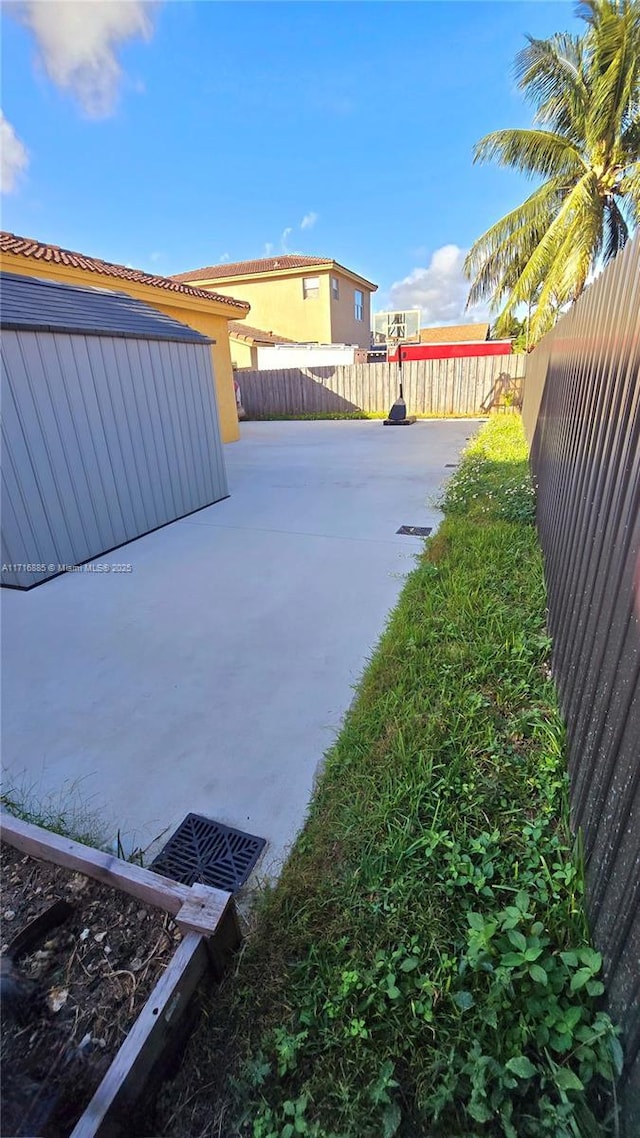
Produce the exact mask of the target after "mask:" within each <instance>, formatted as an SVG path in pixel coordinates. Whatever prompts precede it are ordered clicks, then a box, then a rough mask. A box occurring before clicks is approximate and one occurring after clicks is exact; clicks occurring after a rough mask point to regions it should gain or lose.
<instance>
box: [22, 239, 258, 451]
mask: <svg viewBox="0 0 640 1138" xmlns="http://www.w3.org/2000/svg"><path fill="white" fill-rule="evenodd" d="M0 265H1V266H2V268H3V269H4V270H5V271H6V272H11V273H19V274H22V275H23V276H31V277H40V278H41V279H43V280H57V281H62V282H63V283H66V284H73V285H84V286H87V285H93V286H94V287H97V288H104V289H109V290H116V291H117V292H120V293H122V292H124V293H127V294H128V295H129V296H132V297H135V298H136V299H137V300H142V301H144V302H145V303H146V304H148V305H150V306H151V307H152V308H156V309H157V310H158V311H159V312H162V313H164V314H165V316H170V317H171V318H172V319H173V320H179V321H180V322H181V323H183V324H188V325H189V326H190V327H191V328H195V329H196V330H197V331H198V332H201V333H203V335H205V336H206V337H207V338H208V339H209V340H211V341H212V345H211V353H212V356H213V370H214V375H215V384H216V398H217V403H218V412H219V416H220V429H221V434H222V439H223V441H224V442H233V441H235V440H236V439H237V438H239V434H240V432H239V429H238V415H237V411H236V397H235V391H234V383H233V368H232V366H231V350H230V344H229V323H230V322H233V321H236V320H243V319H244V317H246V316H247V315H248V313H249V304H248V302H247V301H246V300H243V299H237V298H236V297H234V295H233V292H232V290H228V291H227V290H225V292H224V293H222V292H218V291H217V290H215V289H210V288H206V289H205V288H201V287H199V286H197V285H189V284H187V283H185V282H183V281H179V280H176V279H174V278H173V277H160V276H156V275H155V274H153V273H145V272H143V271H142V270H141V269H133V268H130V267H129V266H128V265H118V264H115V263H114V262H111V261H103V260H102V259H101V258H99V257H91V256H88V255H87V254H84V253H75V252H73V251H72V250H70V249H61V248H60V247H59V246H58V245H50V244H46V243H44V242H42V241H37V240H34V239H32V238H29V237H19V236H17V235H16V234H15V233H6V232H0Z"/></svg>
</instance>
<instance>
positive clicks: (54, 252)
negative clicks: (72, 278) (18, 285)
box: [0, 231, 250, 311]
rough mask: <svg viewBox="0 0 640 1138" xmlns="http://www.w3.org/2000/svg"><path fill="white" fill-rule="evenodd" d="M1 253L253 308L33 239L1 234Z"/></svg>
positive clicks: (0, 232) (150, 274) (240, 302)
mask: <svg viewBox="0 0 640 1138" xmlns="http://www.w3.org/2000/svg"><path fill="white" fill-rule="evenodd" d="M0 253H16V254H18V255H19V256H21V257H30V258H33V260H34V261H43V262H48V263H50V264H56V265H68V266H69V268H73V269H85V270H87V272H90V273H102V274H103V275H104V276H107V277H115V278H116V280H121V281H122V280H124V281H135V282H136V283H138V284H146V285H152V286H153V287H154V288H162V289H165V290H166V291H167V292H179V293H183V294H185V295H186V296H197V297H200V298H201V299H202V300H215V301H216V302H217V303H218V304H228V305H231V306H233V307H235V308H246V309H247V311H248V310H249V308H250V305H249V304H248V303H247V302H246V301H244V300H234V299H233V297H231V296H221V295H220V293H216V292H211V291H210V290H208V289H204V288H192V287H191V286H190V285H185V284H182V283H181V282H180V281H179V280H177V279H176V278H174V277H158V276H155V274H153V273H145V272H143V271H142V270H141V269H130V268H128V267H127V266H126V265H116V264H114V263H113V262H111V261H102V260H101V259H100V258H99V257H87V256H85V254H84V253H74V252H72V251H71V250H70V249H61V248H60V247H59V246H58V245H46V244H44V243H43V242H42V241H35V240H33V239H32V238H30V237H18V236H17V235H16V234H15V233H6V232H4V231H0ZM7 267H9V266H7Z"/></svg>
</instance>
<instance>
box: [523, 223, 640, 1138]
mask: <svg viewBox="0 0 640 1138" xmlns="http://www.w3.org/2000/svg"><path fill="white" fill-rule="evenodd" d="M639 372H640V239H639V238H637V239H636V240H635V242H634V243H632V244H631V245H629V246H628V247H627V248H626V249H625V251H624V252H623V253H621V254H620V255H619V256H618V257H617V258H616V260H615V261H614V262H613V264H611V265H610V266H609V267H608V268H607V269H606V271H605V272H604V273H603V274H602V275H601V276H600V277H599V278H598V279H597V280H596V281H595V283H594V284H592V285H591V287H590V288H589V289H588V290H587V292H586V293H585V294H584V295H583V296H582V297H581V299H580V300H579V301H578V302H577V303H576V304H575V305H574V306H573V308H572V309H571V311H570V312H569V313H568V314H567V315H566V316H564V317H563V318H562V319H561V320H560V321H559V322H558V324H557V325H556V327H555V328H554V329H553V331H552V332H550V333H549V335H548V336H546V337H545V338H544V339H543V340H542V342H541V344H540V345H539V347H537V348H536V350H535V351H534V352H533V353H532V355H531V356H530V357H529V359H528V362H527V380H526V386H525V394H524V408H523V416H524V419H525V423H526V425H527V430H528V433H529V435H530V438H532V448H531V464H532V467H533V472H534V475H535V478H536V480H537V483H538V528H539V533H540V540H541V542H542V547H543V550H544V557H545V575H546V581H547V590H548V605H549V625H550V631H551V634H552V636H553V642H554V657H553V658H554V675H555V679H556V682H557V685H558V690H559V693H560V700H561V705H562V710H563V713H564V717H565V720H566V724H567V737H568V748H569V751H568V754H569V775H570V781H571V808H572V817H573V823H574V826H575V828H576V829H577V828H579V827H580V828H581V829H582V832H583V835H584V849H585V857H586V877H587V907H588V913H589V919H590V926H591V930H592V934H593V937H594V941H595V943H596V945H597V947H598V948H599V949H600V950H601V951H602V953H603V956H604V971H605V980H606V984H607V995H608V1001H609V1006H610V1010H611V1013H612V1015H613V1017H614V1018H615V1019H616V1020H617V1022H618V1023H619V1024H620V1025H621V1027H622V1029H623V1044H624V1049H625V1055H626V1064H625V1072H624V1076H623V1079H622V1085H621V1090H622V1096H623V1103H624V1120H625V1123H626V1132H627V1134H628V1136H629V1138H631V1136H632V1135H637V1134H638V1126H639V1125H640V1123H639V1121H638V1120H639V1119H640V375H639Z"/></svg>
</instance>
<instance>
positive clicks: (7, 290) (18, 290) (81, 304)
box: [0, 272, 211, 344]
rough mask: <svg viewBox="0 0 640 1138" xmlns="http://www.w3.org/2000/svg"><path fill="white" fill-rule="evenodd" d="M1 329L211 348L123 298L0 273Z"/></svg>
mask: <svg viewBox="0 0 640 1138" xmlns="http://www.w3.org/2000/svg"><path fill="white" fill-rule="evenodd" d="M0 324H1V326H2V328H3V329H16V330H21V331H30V332H67V333H69V334H71V335H74V334H75V335H78V334H79V335H83V336H124V337H127V338H134V339H144V340H178V341H186V342H188V343H196V344H210V343H211V340H209V339H207V337H206V336H203V335H201V333H200V332H196V330H195V329H194V328H190V327H189V326H188V325H187V324H181V323H180V321H179V320H172V318H171V317H170V316H165V315H164V314H163V313H162V312H158V310H157V309H156V308H152V307H151V305H149V304H144V303H143V302H142V301H141V300H134V298H133V297H131V296H128V295H127V294H126V293H123V292H113V291H112V290H111V289H106V288H94V287H93V285H87V286H82V285H71V284H66V283H63V282H62V281H52V280H42V279H41V278H40V277H25V276H22V275H19V274H18V273H5V272H0Z"/></svg>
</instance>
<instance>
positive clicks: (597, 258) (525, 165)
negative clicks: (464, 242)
mask: <svg viewBox="0 0 640 1138" xmlns="http://www.w3.org/2000/svg"><path fill="white" fill-rule="evenodd" d="M578 14H579V15H580V16H581V17H582V19H584V20H585V22H586V24H587V29H586V31H585V33H584V35H582V36H571V35H568V34H563V33H558V34H556V35H554V36H552V37H551V38H550V39H548V40H537V39H533V38H531V37H527V38H528V40H529V43H528V46H527V47H526V48H524V50H523V51H521V52H520V53H519V54H518V56H517V58H516V76H517V79H518V83H519V87H520V89H521V90H522V91H523V92H524V94H525V97H526V98H527V99H528V100H529V101H530V102H531V103H532V104H533V105H534V106H535V108H536V114H535V118H534V126H533V128H532V129H530V130H497V131H494V132H493V133H492V134H488V135H487V136H486V137H485V138H483V139H481V141H480V142H478V143H477V144H476V147H475V150H474V161H476V162H485V161H491V160H492V159H494V160H496V161H498V162H499V164H500V165H501V166H511V167H514V168H515V169H517V170H520V171H523V172H524V173H526V174H528V175H529V176H530V177H540V176H542V178H543V179H544V180H543V182H542V184H541V185H539V186H538V187H537V189H535V190H534V192H533V193H532V194H531V195H530V197H528V198H527V200H526V201H525V202H523V204H522V205H520V206H518V207H517V209H514V210H512V211H511V212H510V213H508V214H507V215H506V217H503V218H502V219H501V220H500V221H498V222H496V224H495V225H493V226H492V227H491V229H489V230H487V232H486V233H485V234H483V236H482V237H480V238H479V239H478V241H476V243H475V244H474V246H473V248H472V249H471V250H470V252H469V254H468V256H467V259H466V262H465V272H466V274H467V276H468V277H469V279H470V280H471V281H472V285H471V290H470V293H469V301H468V303H469V305H472V304H477V303H478V302H480V301H483V300H487V299H490V300H491V302H492V307H493V309H494V310H496V311H498V310H499V316H498V319H497V321H496V325H497V331H498V333H499V334H504V333H505V332H506V330H507V328H508V327H509V323H510V320H511V318H512V317H513V315H514V311H515V309H516V308H517V307H518V306H519V305H521V304H523V303H524V304H529V305H531V304H534V305H535V308H534V311H533V313H532V316H531V337H532V340H534V341H535V340H537V339H539V337H540V336H541V335H543V334H544V332H546V331H547V330H548V329H549V328H550V327H551V326H552V324H553V323H554V320H555V318H556V315H557V312H558V311H559V310H560V309H561V308H562V307H564V306H565V305H566V304H568V303H570V302H571V301H573V300H575V299H576V298H577V297H578V296H579V295H580V293H581V292H582V291H583V289H584V287H585V285H586V283H587V280H588V278H589V275H590V274H592V273H593V272H594V270H597V269H598V268H599V267H600V266H601V265H603V264H605V263H606V262H607V261H608V260H610V258H611V257H613V256H614V255H615V254H616V253H617V252H618V251H619V250H620V249H622V248H623V246H624V245H625V243H626V241H627V239H628V237H629V234H630V232H633V230H634V229H635V227H636V226H637V225H638V223H639V222H640V0H585V2H584V3H582V4H580V5H579V8H578Z"/></svg>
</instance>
